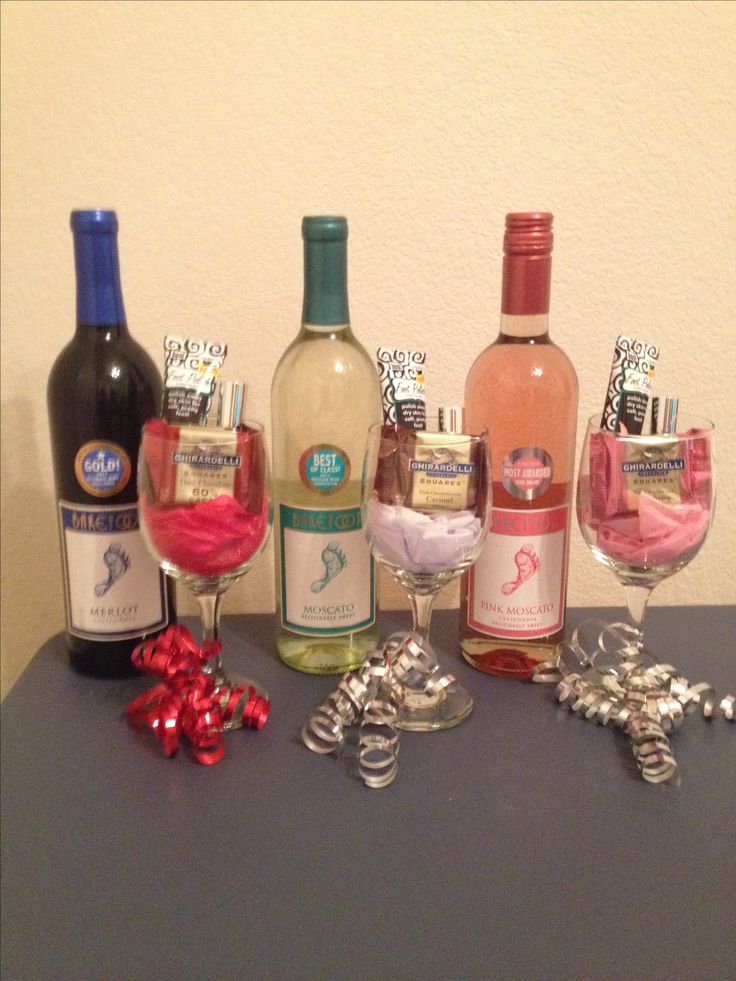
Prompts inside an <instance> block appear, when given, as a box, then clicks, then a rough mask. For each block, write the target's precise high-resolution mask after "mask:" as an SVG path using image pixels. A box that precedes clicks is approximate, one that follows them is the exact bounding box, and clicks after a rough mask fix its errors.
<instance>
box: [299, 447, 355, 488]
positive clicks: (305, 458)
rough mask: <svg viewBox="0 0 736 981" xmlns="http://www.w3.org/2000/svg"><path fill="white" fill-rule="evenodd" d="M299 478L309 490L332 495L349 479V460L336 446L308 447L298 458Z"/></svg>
mask: <svg viewBox="0 0 736 981" xmlns="http://www.w3.org/2000/svg"><path fill="white" fill-rule="evenodd" d="M299 476H300V477H301V480H302V483H303V484H305V486H307V487H308V488H309V489H310V490H316V491H319V492H320V493H321V494H333V493H334V492H335V491H337V490H339V489H340V488H341V487H342V486H343V484H344V483H345V482H346V481H347V480H348V478H349V477H350V460H349V459H348V455H347V453H345V452H344V450H341V449H340V448H339V447H338V446H331V445H330V444H329V443H320V444H318V445H316V446H310V447H309V449H307V450H305V451H304V452H303V453H302V455H301V457H300V458H299Z"/></svg>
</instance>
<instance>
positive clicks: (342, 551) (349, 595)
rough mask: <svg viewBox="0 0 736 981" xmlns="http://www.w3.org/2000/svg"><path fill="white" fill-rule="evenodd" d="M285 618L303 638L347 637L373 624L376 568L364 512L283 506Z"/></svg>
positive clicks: (282, 579)
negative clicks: (365, 530) (363, 518)
mask: <svg viewBox="0 0 736 981" xmlns="http://www.w3.org/2000/svg"><path fill="white" fill-rule="evenodd" d="M279 526H280V536H281V550H280V551H281V555H282V556H283V563H282V569H281V618H282V623H283V625H284V626H285V627H288V628H289V629H291V630H294V631H295V632H296V633H301V634H315V635H323V636H324V635H330V634H335V635H336V634H344V633H347V632H349V631H351V630H359V629H361V628H362V627H367V626H369V625H370V624H372V623H373V622H374V620H375V618H376V611H375V605H374V600H373V596H374V591H373V581H374V564H373V559H372V557H371V554H370V550H369V549H368V546H367V543H366V540H365V535H364V534H363V525H362V520H361V514H360V508H336V509H334V510H326V509H325V510H317V509H313V508H297V507H292V506H290V505H288V504H281V505H279Z"/></svg>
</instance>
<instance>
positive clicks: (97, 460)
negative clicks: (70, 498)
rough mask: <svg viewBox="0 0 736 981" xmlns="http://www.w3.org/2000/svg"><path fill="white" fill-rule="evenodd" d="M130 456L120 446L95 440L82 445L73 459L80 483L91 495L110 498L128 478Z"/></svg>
mask: <svg viewBox="0 0 736 981" xmlns="http://www.w3.org/2000/svg"><path fill="white" fill-rule="evenodd" d="M131 471H132V467H131V463H130V457H129V456H128V454H127V453H126V452H125V450H124V449H123V447H122V446H118V444H117V443H111V442H108V441H107V440H102V439H94V440H91V441H90V442H89V443H85V444H84V445H83V446H81V447H80V448H79V450H78V452H77V456H76V459H75V460H74V473H75V474H76V476H77V480H78V481H79V486H80V487H81V488H82V490H85V491H86V492H87V493H88V494H91V495H92V496H93V497H112V495H113V494H119V493H120V491H121V490H122V489H123V488H124V487H125V485H126V484H127V483H128V481H129V480H130V474H131Z"/></svg>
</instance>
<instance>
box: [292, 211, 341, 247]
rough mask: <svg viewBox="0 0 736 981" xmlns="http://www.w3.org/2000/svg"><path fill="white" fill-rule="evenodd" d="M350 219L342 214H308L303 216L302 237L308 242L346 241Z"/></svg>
mask: <svg viewBox="0 0 736 981" xmlns="http://www.w3.org/2000/svg"><path fill="white" fill-rule="evenodd" d="M347 237H348V220H347V218H344V217H343V216H342V215H307V216H305V217H304V218H302V238H303V239H304V240H305V241H306V242H344V241H345V240H346V239H347Z"/></svg>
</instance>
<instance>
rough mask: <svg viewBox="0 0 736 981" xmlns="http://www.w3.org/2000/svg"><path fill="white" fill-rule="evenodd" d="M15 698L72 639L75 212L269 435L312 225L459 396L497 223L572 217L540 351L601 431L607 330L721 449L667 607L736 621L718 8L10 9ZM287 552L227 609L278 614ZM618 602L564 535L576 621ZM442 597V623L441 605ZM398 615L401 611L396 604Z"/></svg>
mask: <svg viewBox="0 0 736 981" xmlns="http://www.w3.org/2000/svg"><path fill="white" fill-rule="evenodd" d="M2 15H3V25H2V26H3V30H2V48H3V50H2V71H3V79H2V99H3V141H2V165H3V194H2V280H3V293H2V313H3V335H2V355H3V363H2V405H3V441H2V504H3V539H2V545H3V548H2V601H3V621H4V623H3V651H2V653H3V675H2V678H3V685H4V689H5V690H7V688H8V687H9V686H10V685H11V684H12V682H13V681H14V679H15V678H16V676H17V674H18V673H19V672H20V670H21V669H22V668H23V666H24V664H25V663H27V661H28V660H29V658H30V657H31V656H32V654H33V653H34V651H35V650H36V649H37V647H38V645H39V644H40V643H41V642H42V641H43V640H44V639H45V638H46V637H47V636H49V635H50V634H52V633H55V632H56V631H57V630H59V629H60V628H61V625H62V616H63V614H62V593H61V588H60V575H59V556H58V546H57V532H56V525H55V511H54V503H53V491H52V480H51V473H50V465H49V454H48V431H47V422H46V408H45V382H46V378H47V375H48V372H49V368H50V366H51V364H52V361H53V359H54V357H55V355H56V353H57V352H58V351H59V350H60V348H61V347H62V345H63V344H64V343H65V342H66V341H67V339H68V338H69V337H70V336H71V333H72V330H73V321H74V283H73V266H72V253H71V237H70V232H69V228H68V216H69V211H70V209H71V208H72V207H80V206H81V207H84V206H97V207H100V206H108V207H109V206H112V207H115V208H116V209H117V210H118V213H119V217H120V222H121V234H120V242H121V252H122V267H123V284H124V293H125V299H126V306H127V311H128V318H129V322H130V326H131V329H132V331H133V332H134V334H135V336H136V337H137V338H138V339H139V340H140V341H141V342H142V343H143V344H144V345H145V346H146V347H147V348H148V350H149V351H150V352H151V353H152V354H153V355H154V357H155V358H156V359H157V361H159V362H160V360H161V345H162V339H163V336H164V334H165V333H167V332H169V331H172V330H176V331H188V332H191V333H195V334H205V335H208V336H213V337H222V338H224V339H226V340H227V341H228V343H229V345H230V352H231V353H230V356H229V359H230V367H231V368H232V369H238V371H239V373H240V374H242V375H244V376H246V377H247V379H248V380H249V382H250V385H251V412H252V413H253V414H254V415H256V416H259V417H262V418H264V419H267V418H268V415H269V387H270V381H271V376H272V374H273V370H274V367H275V364H276V360H277V358H278V356H279V354H280V352H281V351H282V350H283V348H284V347H285V346H286V344H287V343H288V342H289V341H290V340H291V338H292V337H293V335H294V333H295V331H296V329H297V325H298V319H299V312H300V305H301V240H300V221H301V217H302V215H303V214H306V213H324V212H341V213H344V214H346V215H347V216H348V218H349V221H350V228H351V239H350V242H351V248H350V295H351V309H352V314H353V321H354V324H355V328H356V332H357V334H358V335H359V336H360V338H361V339H362V340H363V341H364V343H365V344H366V346H367V347H368V348H369V349H372V348H375V347H376V346H377V345H378V344H379V343H387V344H396V345H408V346H416V347H421V348H424V349H426V350H427V351H428V354H429V365H428V376H429V393H430V398H431V400H432V401H433V402H439V401H446V400H453V401H454V400H457V399H460V398H461V394H462V389H463V380H464V376H465V373H466V371H467V369H468V367H469V365H470V362H471V361H472V359H473V357H474V356H475V354H476V353H477V352H478V351H479V350H480V349H481V348H482V347H483V346H484V345H485V344H486V343H488V342H489V341H490V340H491V339H492V338H493V337H494V336H495V333H496V329H497V321H498V307H499V285H500V273H501V259H500V243H501V235H502V226H503V218H504V214H505V212H506V211H508V210H527V209H532V208H536V209H542V208H544V209H549V210H552V211H553V212H554V213H555V216H556V232H555V235H556V244H555V260H554V267H553V268H554V273H553V275H554V284H553V306H552V328H553V332H554V336H555V338H556V339H557V340H558V341H559V342H560V343H561V344H562V345H563V346H564V347H565V348H566V349H567V351H568V352H569V353H570V354H571V355H572V357H573V359H574V361H575V364H576V367H577V369H578V372H579V376H580V382H581V402H580V420H581V423H582V420H583V419H584V417H585V416H586V415H589V414H591V413H593V412H597V411H599V409H600V407H601V404H602V399H603V396H604V392H605V387H606V381H607V377H608V370H609V365H610V358H611V353H612V346H613V342H614V338H615V336H616V334H617V333H619V332H630V333H633V334H635V335H640V336H642V337H645V338H650V339H651V340H652V341H654V342H656V343H658V344H660V345H661V347H662V357H661V369H660V372H659V381H660V387H661V390H662V391H663V392H665V393H669V392H672V393H677V394H678V395H679V396H680V398H681V400H682V404H683V406H686V407H688V408H692V409H697V410H700V411H701V412H702V413H704V414H707V415H708V416H710V417H711V418H713V419H714V420H715V422H716V424H717V426H718V427H719V429H720V433H721V441H720V460H719V462H720V501H719V508H718V513H717V516H716V519H715V524H714V526H713V528H712V531H711V535H710V539H709V541H708V542H707V544H706V546H705V548H704V549H703V551H702V552H701V554H700V555H699V556H698V557H697V558H696V559H695V561H694V562H693V563H692V565H691V566H690V567H689V568H688V569H686V570H684V571H683V572H682V573H681V574H680V575H678V576H676V577H675V578H674V579H673V580H671V581H670V582H668V583H665V584H663V585H662V586H661V587H660V588H659V590H658V591H657V593H656V594H655V600H654V602H655V603H660V604H667V603H669V604H674V603H706V602H712V603H729V602H733V601H734V598H735V596H736V590H735V588H734V577H733V574H732V572H731V573H728V574H724V570H729V569H731V570H732V568H733V554H734V551H736V533H735V527H736V519H735V517H734V511H735V508H734V504H735V503H736V492H735V491H734V485H735V483H736V468H735V466H734V456H735V455H736V454H734V452H733V451H732V450H731V448H730V445H729V442H728V437H727V434H728V433H729V432H731V431H732V430H733V415H734V409H735V408H736V406H735V404H734V398H733V394H732V393H733V374H734V371H735V370H736V367H735V365H734V353H735V352H736V342H735V340H734V305H733V298H734V295H736V275H735V269H734V227H735V218H736V215H735V214H734V148H735V147H736V132H735V130H736V127H735V126H734V80H735V79H736V66H735V64H734V61H735V59H734V52H735V48H734V33H735V32H734V29H735V28H736V5H734V4H733V3H721V2H712V3H711V2H695V3H690V2H678V3H669V2H646V3H645V2H641V3H637V2H633V3H617V2H603V3H599V2H587V3H577V2H550V0H547V2H544V3H538V2H530V3H495V2H475V3H462V2H450V3H444V2H435V3H423V2H402V0H398V2H379V3H372V2H360V0H358V2H353V3H342V2H302V3H299V2H297V3H294V2H276V3H269V2H263V3H247V2H246V3H244V2H209V3H206V2H200V3H182V2H166V3H159V2H147V3H139V2H95V0H83V2H54V3H51V2H49V3H37V2H12V0H9V2H5V3H4V4H3V7H2ZM271 570H272V560H271V556H270V553H269V555H268V556H267V557H266V558H264V559H263V560H262V561H261V563H260V564H259V566H258V567H257V568H256V570H254V572H253V573H252V574H251V575H250V576H249V577H248V578H247V579H246V580H245V582H244V583H243V584H241V585H239V586H238V587H237V588H236V589H234V590H233V591H232V593H231V595H230V596H229V597H228V598H227V599H226V603H225V611H226V612H235V611H237V610H241V609H249V610H269V609H271V608H272V583H271V578H272V571H271ZM619 596H620V593H619V591H618V590H617V588H616V587H615V584H614V582H613V579H612V578H611V577H610V575H609V574H608V573H607V572H605V570H603V569H601V568H598V567H597V566H596V564H595V562H594V560H593V559H592V557H591V556H590V555H589V554H588V553H587V551H586V549H585V547H584V545H583V543H582V540H581V539H580V536H579V534H578V533H577V532H576V533H575V536H574V543H573V550H572V565H571V573H570V602H571V603H572V604H573V605H594V604H599V603H610V602H613V601H616V600H617V599H618V598H619ZM453 598H454V597H453V595H452V594H449V596H448V598H447V599H446V602H452V600H453ZM387 600H388V603H389V605H396V604H398V603H400V602H401V600H400V598H399V597H398V595H397V593H396V591H395V590H387Z"/></svg>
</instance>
